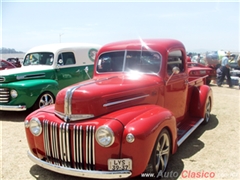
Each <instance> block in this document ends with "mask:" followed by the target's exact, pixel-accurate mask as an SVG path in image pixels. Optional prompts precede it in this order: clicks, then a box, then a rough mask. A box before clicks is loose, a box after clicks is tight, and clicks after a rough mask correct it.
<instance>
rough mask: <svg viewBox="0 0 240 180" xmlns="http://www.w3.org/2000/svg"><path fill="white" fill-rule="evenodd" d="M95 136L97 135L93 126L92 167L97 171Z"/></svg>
mask: <svg viewBox="0 0 240 180" xmlns="http://www.w3.org/2000/svg"><path fill="white" fill-rule="evenodd" d="M94 134H95V126H93V130H92V158H93V159H92V165H93V170H95V144H94V142H95V141H94V140H95V139H94Z"/></svg>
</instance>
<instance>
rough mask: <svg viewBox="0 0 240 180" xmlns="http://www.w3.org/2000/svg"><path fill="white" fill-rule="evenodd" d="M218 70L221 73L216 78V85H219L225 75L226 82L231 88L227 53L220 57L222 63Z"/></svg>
mask: <svg viewBox="0 0 240 180" xmlns="http://www.w3.org/2000/svg"><path fill="white" fill-rule="evenodd" d="M220 70H221V75H220V77H219V78H218V80H217V85H218V86H219V87H221V86H222V83H223V81H224V80H225V77H227V84H228V85H229V87H230V88H231V87H232V81H231V77H230V66H229V62H228V57H227V55H226V56H224V57H223V58H222V64H221V67H220Z"/></svg>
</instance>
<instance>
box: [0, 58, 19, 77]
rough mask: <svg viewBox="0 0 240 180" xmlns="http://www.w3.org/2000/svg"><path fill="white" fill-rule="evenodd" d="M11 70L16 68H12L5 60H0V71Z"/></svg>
mask: <svg viewBox="0 0 240 180" xmlns="http://www.w3.org/2000/svg"><path fill="white" fill-rule="evenodd" d="M12 68H16V66H14V65H13V64H12V63H10V62H8V61H6V60H3V59H0V70H5V69H12ZM0 75H1V74H0Z"/></svg>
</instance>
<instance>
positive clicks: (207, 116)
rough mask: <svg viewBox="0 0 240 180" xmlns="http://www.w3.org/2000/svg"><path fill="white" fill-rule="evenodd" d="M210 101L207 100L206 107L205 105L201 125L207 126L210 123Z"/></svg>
mask: <svg viewBox="0 0 240 180" xmlns="http://www.w3.org/2000/svg"><path fill="white" fill-rule="evenodd" d="M210 112H211V100H210V98H208V99H207V102H206V105H205V115H204V121H203V122H202V124H207V123H208V122H209V121H210V118H211V114H210Z"/></svg>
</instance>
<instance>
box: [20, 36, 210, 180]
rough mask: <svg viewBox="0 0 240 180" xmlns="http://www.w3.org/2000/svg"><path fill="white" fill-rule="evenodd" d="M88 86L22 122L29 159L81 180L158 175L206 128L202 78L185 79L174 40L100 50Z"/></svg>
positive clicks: (181, 50) (63, 94)
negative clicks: (196, 132) (194, 134)
mask: <svg viewBox="0 0 240 180" xmlns="http://www.w3.org/2000/svg"><path fill="white" fill-rule="evenodd" d="M94 71H95V72H94V77H93V79H90V80H87V81H84V82H80V83H78V84H74V85H72V86H69V87H67V88H64V89H62V90H61V91H60V92H59V93H58V94H57V97H56V104H55V105H50V106H47V107H44V108H41V109H38V110H36V111H34V112H32V113H31V114H29V115H28V116H27V117H26V119H25V121H24V124H25V130H26V137H27V141H28V145H29V151H28V157H29V158H30V159H31V160H32V161H33V162H35V163H36V164H38V165H40V166H42V167H43V168H46V169H49V170H52V171H55V172H58V173H62V174H66V175H72V176H78V177H85V178H96V179H119V178H127V177H134V176H138V175H140V174H141V173H143V172H149V173H154V174H156V175H157V174H159V173H163V172H164V171H165V170H166V168H167V165H168V162H169V157H170V155H171V154H173V153H175V152H176V151H177V148H178V146H180V145H181V144H182V143H183V141H184V140H186V139H187V137H188V136H189V135H190V134H191V133H192V132H193V131H194V130H195V129H196V128H197V127H198V126H199V125H201V124H206V123H208V122H209V120H210V111H211V108H212V103H213V97H212V90H211V88H210V87H209V86H207V85H205V84H204V81H205V78H206V76H205V75H204V74H201V75H202V77H199V76H198V77H194V76H189V74H188V68H187V61H186V51H185V47H184V45H183V44H182V43H181V42H180V41H178V40H172V39H152V40H148V39H145V40H141V39H140V40H129V41H122V42H115V43H110V44H107V45H104V46H103V47H102V48H101V49H100V50H99V51H98V54H97V56H96V59H95V65H94Z"/></svg>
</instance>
